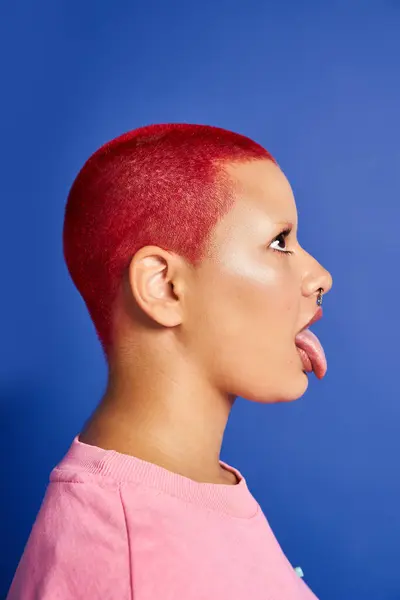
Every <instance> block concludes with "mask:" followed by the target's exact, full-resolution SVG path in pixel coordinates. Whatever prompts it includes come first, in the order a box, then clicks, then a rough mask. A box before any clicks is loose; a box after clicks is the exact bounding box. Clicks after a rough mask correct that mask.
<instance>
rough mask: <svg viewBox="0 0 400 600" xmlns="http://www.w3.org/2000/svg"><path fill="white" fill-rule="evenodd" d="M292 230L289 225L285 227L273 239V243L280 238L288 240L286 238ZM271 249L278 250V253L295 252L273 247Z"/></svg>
mask: <svg viewBox="0 0 400 600" xmlns="http://www.w3.org/2000/svg"><path fill="white" fill-rule="evenodd" d="M291 231H292V230H291V229H290V228H289V227H287V228H286V229H283V231H281V232H280V234H279V235H277V236H276V238H275V239H273V240H272V242H271V243H272V244H273V243H274V242H276V241H277V240H279V238H283V239H284V240H285V241H286V238H287V237H288V235H289V233H290V232H291ZM271 250H273V251H274V252H278V254H289V255H290V254H293V250H283V249H282V250H277V248H271Z"/></svg>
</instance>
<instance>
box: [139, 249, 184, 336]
mask: <svg viewBox="0 0 400 600" xmlns="http://www.w3.org/2000/svg"><path fill="white" fill-rule="evenodd" d="M128 280H129V287H130V291H131V293H132V295H133V297H134V299H135V301H136V303H137V304H138V306H139V307H140V308H141V309H142V310H143V311H144V312H145V313H146V314H147V315H148V316H149V317H150V318H151V319H152V320H153V321H156V322H157V323H159V324H160V325H163V326H164V327H175V326H176V325H180V324H181V322H182V316H183V306H182V295H183V289H184V280H183V265H182V261H181V259H180V258H179V257H178V256H177V255H175V254H173V253H171V252H167V251H166V250H163V249H162V248H159V247H158V246H145V247H143V248H141V249H140V250H138V252H136V254H135V256H134V257H133V258H132V260H131V262H130V265H129V271H128Z"/></svg>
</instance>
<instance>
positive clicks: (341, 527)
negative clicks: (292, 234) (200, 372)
mask: <svg viewBox="0 0 400 600" xmlns="http://www.w3.org/2000/svg"><path fill="white" fill-rule="evenodd" d="M399 32H400V3H399V2H397V1H395V0H392V1H389V0H386V1H384V0H381V1H378V0H376V1H373V2H372V1H367V0H364V1H356V0H353V1H349V0H347V1H343V2H338V1H337V2H334V1H331V2H329V3H328V2H324V1H322V0H321V1H320V2H313V1H303V2H294V1H293V2H290V1H288V0H286V1H285V0H280V1H279V2H267V1H261V0H260V1H256V0H246V2H243V0H240V1H239V0H229V2H228V1H227V0H214V1H206V2H204V1H203V2H194V1H188V0H186V1H185V2H184V1H183V0H181V1H175V2H174V1H171V2H163V1H162V0H158V1H155V0H146V2H133V1H129V2H128V1H117V0H114V2H101V1H99V0H97V1H94V0H89V1H85V2H82V0H80V1H77V0H68V2H67V1H63V2H60V1H58V2H57V1H55V0H52V1H50V0H49V1H39V0H36V1H35V2H34V1H27V0H25V1H23V0H21V1H18V2H13V3H11V2H9V3H6V2H3V3H1V4H0V52H1V62H2V68H1V73H2V75H1V91H2V93H1V96H0V110H1V113H0V114H1V129H2V135H1V142H2V143H1V145H0V164H1V179H0V183H1V191H0V197H1V219H0V256H1V259H0V260H1V271H2V285H1V294H0V307H1V315H2V346H1V361H0V396H1V403H0V428H1V436H0V453H1V454H0V456H1V471H2V472H1V480H2V484H3V485H2V488H3V491H2V494H1V505H0V517H1V519H0V522H1V528H0V536H1V550H0V552H1V561H0V569H1V579H0V597H3V596H4V595H5V594H6V590H7V589H8V586H9V584H10V582H11V578H12V575H13V572H14V570H15V568H16V565H17V562H18V560H19V557H20V555H21V553H22V550H23V547H24V544H25V542H26V539H27V537H28V534H29V531H30V528H31V525H32V523H33V521H34V518H35V515H36V513H37V511H38V509H39V506H40V502H41V500H42V497H43V494H44V491H45V487H46V483H47V479H48V475H49V472H50V470H51V468H52V467H53V466H54V465H55V464H56V462H58V460H59V459H60V458H61V457H62V455H63V454H64V452H65V451H66V450H67V448H68V446H69V444H70V442H71V440H72V438H73V436H74V435H75V434H76V433H77V432H78V431H79V429H80V427H81V425H82V423H83V422H84V421H85V419H86V418H87V417H88V416H89V414H90V412H91V411H92V409H93V408H94V406H95V404H96V403H97V401H98V399H99V398H100V396H101V394H102V393H103V390H104V386H105V382H106V369H105V363H104V360H103V357H102V353H101V349H100V346H99V344H98V342H97V340H96V336H95V333H94V329H93V326H92V324H91V322H90V319H89V317H88V314H87V312H86V309H85V307H84V304H83V301H82V300H81V298H80V296H79V295H78V293H77V292H76V290H75V288H74V287H73V285H72V283H71V281H70V279H69V276H68V274H67V271H66V268H65V266H64V263H63V257H62V246H61V234H62V223H63V211H64V204H65V200H66V195H67V192H68V189H69V186H70V185H71V183H72V181H73V178H74V177H75V175H76V173H77V171H78V170H79V168H80V167H81V166H82V164H83V162H84V161H85V160H86V158H87V157H88V156H89V155H90V154H91V153H92V152H93V151H94V150H95V149H97V147H98V146H99V145H100V144H102V143H103V142H105V141H107V140H108V139H110V138H112V137H114V136H116V135H118V134H120V133H122V132H123V131H126V130H128V129H132V128H135V127H137V126H140V125H144V124H147V123H151V122H166V121H187V122H196V123H208V124H213V125H218V126H222V127H226V128H230V129H233V130H235V131H238V132H241V133H244V134H246V135H249V136H250V137H253V138H255V139H256V140H257V141H259V142H260V143H262V144H263V145H265V146H266V147H267V148H268V149H269V150H270V151H271V152H272V153H273V154H274V155H275V156H276V157H277V159H278V161H279V162H280V164H281V166H282V167H283V169H284V171H285V172H286V173H287V175H288V176H289V179H290V181H291V183H292V185H293V188H294V191H295V194H296V197H297V203H298V210H299V218H300V230H299V238H300V241H301V243H302V244H303V245H305V246H306V247H307V248H308V249H309V250H310V251H311V252H312V253H314V254H315V255H316V256H317V257H318V259H319V260H320V261H321V262H322V263H323V264H324V265H325V266H326V267H327V268H328V269H329V270H331V272H332V273H333V277H334V287H333V290H332V292H331V294H330V295H329V296H328V297H327V298H326V299H325V303H324V306H325V317H324V319H323V320H322V321H321V322H319V323H318V324H316V325H315V327H314V331H315V332H316V333H317V334H319V335H320V337H321V339H322V340H323V342H324V345H325V349H326V353H327V356H328V359H329V372H328V375H327V376H326V378H325V380H323V381H322V382H318V381H317V380H315V379H314V378H312V379H311V380H310V387H309V391H308V392H307V394H306V395H305V396H304V397H303V398H302V399H301V400H300V401H298V402H295V403H292V404H288V405H279V406H278V405H274V406H269V407H268V406H260V405H255V404H251V403H249V402H246V401H245V400H243V399H240V400H238V402H237V404H236V406H235V408H234V410H233V413H232V417H231V420H230V422H229V425H228V429H227V432H226V438H225V442H224V447H223V453H222V458H223V459H224V460H226V461H227V462H230V463H233V464H234V465H236V466H237V467H238V468H239V469H240V470H241V471H243V473H244V475H245V476H246V478H247V481H248V484H249V487H250V489H251V490H252V492H253V494H254V495H255V496H256V498H257V499H258V500H259V502H260V504H261V506H262V508H263V509H264V511H265V513H266V514H267V517H268V519H269V521H270V523H271V525H272V527H273V529H274V531H275V533H276V535H277V537H278V539H279V541H280V543H281V545H282V547H283V549H284V551H285V553H286V554H287V556H288V558H289V560H290V561H291V562H292V564H293V565H294V566H297V565H300V566H301V567H302V568H303V571H304V573H305V579H306V581H307V582H308V584H309V585H310V586H311V588H312V589H313V590H314V592H315V593H316V594H317V595H318V596H319V597H320V598H321V600H338V599H340V600H358V599H360V600H389V599H398V598H400V569H399V560H400V555H399V545H400V512H399V506H400V476H399V469H398V458H399V456H400V436H399V423H400V408H399V393H398V372H399V367H398V356H397V348H398V339H399V333H400V332H399V318H398V316H397V312H396V310H397V307H398V298H399V292H400V289H399V233H398V229H399V222H400V203H399V197H400V182H399V160H400V146H399V131H400V129H399V126H400V119H399V107H400V33H399Z"/></svg>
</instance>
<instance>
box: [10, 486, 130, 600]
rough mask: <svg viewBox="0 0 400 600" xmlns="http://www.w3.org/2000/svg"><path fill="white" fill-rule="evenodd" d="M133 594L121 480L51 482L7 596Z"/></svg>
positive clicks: (119, 598)
mask: <svg viewBox="0 0 400 600" xmlns="http://www.w3.org/2000/svg"><path fill="white" fill-rule="evenodd" d="M39 598H40V600H89V599H90V600H133V594H132V589H131V582H130V558H129V544H128V538H127V532H126V525H125V517H124V512H123V506H122V503H121V499H120V493H119V489H118V487H117V486H115V488H112V487H110V486H105V487H102V486H101V485H99V483H98V482H96V483H88V482H73V483H72V482H60V481H57V482H52V483H50V485H49V487H48V489H47V492H46V495H45V498H44V500H43V504H42V507H41V509H40V511H39V514H38V516H37V519H36V521H35V524H34V526H33V528H32V531H31V535H30V537H29V539H28V542H27V545H26V547H25V551H24V554H23V556H22V558H21V561H20V563H19V565H18V569H17V571H16V573H15V576H14V580H13V582H12V585H11V588H10V590H9V593H8V596H7V600H38V599H39Z"/></svg>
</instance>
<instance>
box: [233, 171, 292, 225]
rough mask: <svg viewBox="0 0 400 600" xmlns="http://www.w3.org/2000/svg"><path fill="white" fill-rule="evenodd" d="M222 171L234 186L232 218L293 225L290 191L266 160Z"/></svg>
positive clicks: (282, 175)
mask: <svg viewBox="0 0 400 600" xmlns="http://www.w3.org/2000/svg"><path fill="white" fill-rule="evenodd" d="M226 171H227V173H228V174H229V176H230V177H231V178H232V180H233V182H234V189H235V206H234V208H233V209H232V210H233V211H234V212H235V213H236V215H233V214H232V217H236V219H239V218H240V217H241V218H242V219H245V218H246V215H248V216H249V217H250V215H253V216H254V217H255V216H257V215H258V217H259V218H263V219H268V221H269V222H270V223H271V224H282V223H292V224H293V225H294V226H296V225H297V210H296V204H295V201H294V196H293V192H292V188H291V187H290V184H289V182H288V180H287V179H286V177H285V175H284V174H283V173H282V171H281V170H280V168H279V167H278V166H277V165H275V164H274V163H273V162H272V161H270V160H256V161H249V162H246V163H236V164H234V163H230V164H228V165H226Z"/></svg>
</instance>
